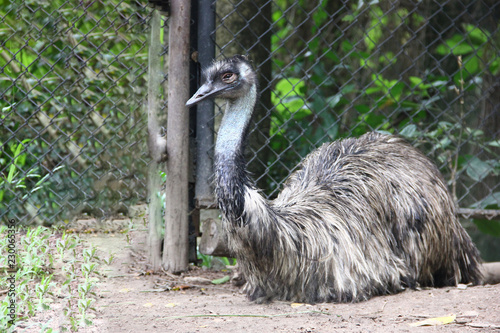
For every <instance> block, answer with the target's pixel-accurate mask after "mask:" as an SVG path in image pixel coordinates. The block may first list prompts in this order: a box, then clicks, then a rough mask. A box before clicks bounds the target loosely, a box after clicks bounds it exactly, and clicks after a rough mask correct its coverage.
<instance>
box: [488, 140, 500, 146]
mask: <svg viewBox="0 0 500 333" xmlns="http://www.w3.org/2000/svg"><path fill="white" fill-rule="evenodd" d="M488 146H492V147H497V148H500V140H494V141H490V142H488Z"/></svg>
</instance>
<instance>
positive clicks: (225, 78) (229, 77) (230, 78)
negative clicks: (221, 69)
mask: <svg viewBox="0 0 500 333" xmlns="http://www.w3.org/2000/svg"><path fill="white" fill-rule="evenodd" d="M237 78H238V76H237V75H236V74H234V73H224V74H222V76H221V80H222V82H224V83H233V82H234V81H236V79H237Z"/></svg>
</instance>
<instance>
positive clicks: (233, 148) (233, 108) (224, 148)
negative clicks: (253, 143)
mask: <svg viewBox="0 0 500 333" xmlns="http://www.w3.org/2000/svg"><path fill="white" fill-rule="evenodd" d="M256 99H257V87H256V86H255V85H253V86H251V87H250V89H249V91H248V93H247V94H246V95H245V96H243V97H240V98H238V99H235V100H231V101H229V102H228V104H227V107H226V111H225V113H224V116H223V117H222V122H221V125H220V128H219V132H218V134H217V143H216V145H215V153H216V154H217V155H220V156H225V158H231V157H232V156H234V155H237V154H239V153H243V151H244V149H245V143H246V142H245V141H246V139H247V134H248V126H249V123H250V119H251V117H252V113H253V109H254V107H255V102H256Z"/></svg>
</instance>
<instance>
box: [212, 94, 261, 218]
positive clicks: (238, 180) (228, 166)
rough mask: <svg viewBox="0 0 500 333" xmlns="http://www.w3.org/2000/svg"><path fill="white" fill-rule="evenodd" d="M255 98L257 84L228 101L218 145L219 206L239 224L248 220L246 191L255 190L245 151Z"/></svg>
mask: <svg viewBox="0 0 500 333" xmlns="http://www.w3.org/2000/svg"><path fill="white" fill-rule="evenodd" d="M256 99H257V88H256V86H255V85H254V86H251V87H250V89H249V92H248V93H247V94H246V95H245V96H243V97H241V98H238V99H235V100H232V101H229V102H228V105H227V108H226V111H225V113H224V116H223V117H222V122H221V125H220V128H219V132H218V134H217V143H216V145H215V167H216V170H215V178H216V179H215V181H216V195H217V199H218V202H219V206H220V208H221V209H222V211H223V213H224V214H225V215H226V217H227V219H228V220H229V221H231V222H233V223H238V224H241V223H245V222H244V221H243V211H244V206H245V193H246V192H248V190H249V189H253V182H252V180H251V179H250V177H249V175H248V173H247V171H246V161H245V158H244V151H245V146H246V140H247V134H248V126H249V123H250V119H251V116H252V112H253V109H254V107H255V102H256Z"/></svg>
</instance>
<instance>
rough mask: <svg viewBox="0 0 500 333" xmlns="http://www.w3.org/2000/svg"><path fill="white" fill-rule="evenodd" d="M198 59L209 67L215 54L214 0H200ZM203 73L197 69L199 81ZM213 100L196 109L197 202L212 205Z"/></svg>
mask: <svg viewBox="0 0 500 333" xmlns="http://www.w3.org/2000/svg"><path fill="white" fill-rule="evenodd" d="M198 6H199V7H198V49H197V51H198V63H199V65H200V67H201V68H205V67H207V66H208V65H209V64H210V63H211V62H212V60H213V59H214V57H215V42H214V40H213V33H214V30H215V8H214V4H213V3H212V1H204V0H198ZM200 80H201V73H198V81H200ZM213 145H214V102H213V101H212V100H206V101H203V102H201V103H200V104H199V105H198V106H197V111H196V156H197V157H196V187H195V199H196V205H197V207H200V208H205V207H210V206H212V205H213V203H214V195H213V187H212V175H213Z"/></svg>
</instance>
